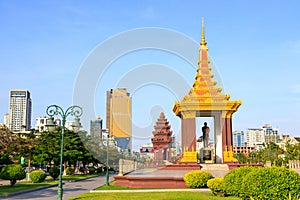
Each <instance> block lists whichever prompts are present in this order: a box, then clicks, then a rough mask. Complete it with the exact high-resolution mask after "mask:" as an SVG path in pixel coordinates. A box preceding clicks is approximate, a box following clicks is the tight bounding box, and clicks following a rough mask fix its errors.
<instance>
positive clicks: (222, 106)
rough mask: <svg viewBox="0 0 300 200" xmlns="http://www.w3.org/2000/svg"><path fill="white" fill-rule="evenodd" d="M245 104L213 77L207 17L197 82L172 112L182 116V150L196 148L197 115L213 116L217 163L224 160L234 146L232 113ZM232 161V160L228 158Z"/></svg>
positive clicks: (175, 105) (201, 43)
mask: <svg viewBox="0 0 300 200" xmlns="http://www.w3.org/2000/svg"><path fill="white" fill-rule="evenodd" d="M241 104H242V101H241V100H230V94H223V93H222V88H221V87H217V81H215V80H214V75H213V73H212V68H211V64H210V59H209V56H208V47H207V43H206V41H205V34H204V20H203V19H202V38H201V42H200V49H199V61H198V68H197V74H196V76H195V81H194V84H193V86H192V87H191V89H190V90H189V92H188V93H187V94H186V95H185V96H184V97H183V99H182V100H181V101H178V102H175V104H174V106H173V112H174V113H175V115H176V116H178V117H180V118H181V138H182V139H181V140H182V149H185V150H187V151H193V150H194V149H196V121H195V118H196V117H213V118H214V133H215V154H216V159H215V161H216V163H224V162H226V161H227V160H228V159H227V158H226V160H224V157H225V156H224V154H223V153H224V152H226V151H229V149H228V148H230V147H231V146H232V143H233V142H232V115H233V113H234V112H236V111H237V110H238V108H239V106H240V105H241ZM229 160H230V159H229Z"/></svg>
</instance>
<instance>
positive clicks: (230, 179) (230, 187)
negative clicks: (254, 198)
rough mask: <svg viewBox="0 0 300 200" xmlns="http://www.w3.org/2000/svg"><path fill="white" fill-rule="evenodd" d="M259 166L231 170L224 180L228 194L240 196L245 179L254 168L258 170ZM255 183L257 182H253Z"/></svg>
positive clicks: (225, 190) (224, 186) (224, 187)
mask: <svg viewBox="0 0 300 200" xmlns="http://www.w3.org/2000/svg"><path fill="white" fill-rule="evenodd" d="M257 169H258V168H257V167H248V166H246V167H238V168H235V169H233V170H232V171H230V172H229V173H227V174H226V175H225V176H224V180H223V183H222V185H223V189H224V192H225V193H226V194H228V195H233V196H237V197H238V196H240V194H241V193H242V191H241V185H242V183H243V181H244V178H245V176H246V175H247V174H248V173H249V172H251V171H254V170H257ZM253 184H255V183H253Z"/></svg>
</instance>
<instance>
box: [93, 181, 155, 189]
mask: <svg viewBox="0 0 300 200" xmlns="http://www.w3.org/2000/svg"><path fill="white" fill-rule="evenodd" d="M115 182H116V181H112V182H110V183H109V186H106V185H103V186H101V187H98V188H96V189H95V190H148V189H151V188H128V187H124V186H114V184H115ZM153 189H154V188H153ZM156 190H159V189H156Z"/></svg>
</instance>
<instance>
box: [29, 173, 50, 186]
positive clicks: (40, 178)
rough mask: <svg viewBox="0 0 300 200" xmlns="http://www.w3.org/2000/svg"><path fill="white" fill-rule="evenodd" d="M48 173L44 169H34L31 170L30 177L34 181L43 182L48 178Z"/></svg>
mask: <svg viewBox="0 0 300 200" xmlns="http://www.w3.org/2000/svg"><path fill="white" fill-rule="evenodd" d="M46 176H47V175H46V173H45V172H44V171H43V170H34V171H32V172H30V175H29V178H30V180H31V182H33V183H41V182H43V181H45V179H46Z"/></svg>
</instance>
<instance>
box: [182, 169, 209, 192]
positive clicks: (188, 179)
mask: <svg viewBox="0 0 300 200" xmlns="http://www.w3.org/2000/svg"><path fill="white" fill-rule="evenodd" d="M211 178H212V175H211V173H210V172H208V171H204V170H194V171H190V172H188V173H186V174H185V175H184V177H183V179H184V182H185V184H186V185H187V187H189V188H203V187H206V186H207V181H208V180H209V179H211Z"/></svg>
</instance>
